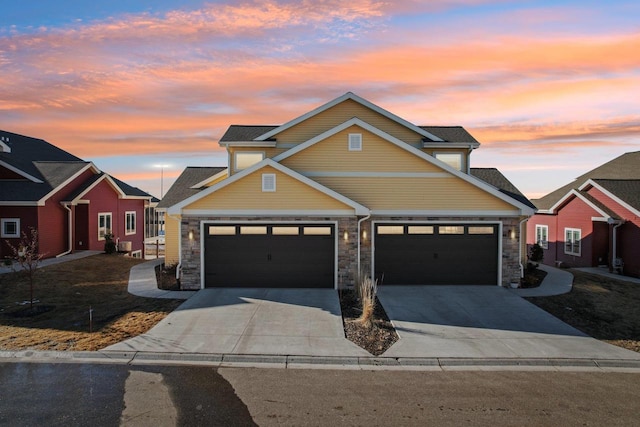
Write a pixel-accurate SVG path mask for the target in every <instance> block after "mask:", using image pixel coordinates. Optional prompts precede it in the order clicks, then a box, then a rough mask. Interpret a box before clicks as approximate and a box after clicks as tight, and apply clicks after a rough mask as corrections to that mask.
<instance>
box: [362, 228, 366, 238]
mask: <svg viewBox="0 0 640 427" xmlns="http://www.w3.org/2000/svg"><path fill="white" fill-rule="evenodd" d="M362 240H367V230H362Z"/></svg>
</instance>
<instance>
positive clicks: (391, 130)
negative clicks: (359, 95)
mask: <svg viewBox="0 0 640 427" xmlns="http://www.w3.org/2000/svg"><path fill="white" fill-rule="evenodd" d="M353 117H357V118H359V119H360V120H362V121H364V122H367V123H369V124H370V125H372V126H375V127H376V128H378V129H380V130H383V131H385V132H387V133H388V134H390V135H393V136H395V137H396V138H398V139H401V140H403V141H406V142H408V143H411V144H418V143H420V142H421V141H422V136H421V135H420V134H418V133H416V132H414V131H412V130H410V129H408V128H406V127H405V126H403V125H401V124H399V123H397V122H395V121H393V120H390V119H388V118H387V117H385V116H383V115H382V114H379V113H377V112H375V111H373V110H370V109H369V108H367V107H365V106H363V105H362V104H359V103H357V102H355V101H353V100H350V99H347V100H345V101H343V102H341V103H340V104H338V105H335V106H333V107H331V108H329V109H328V110H325V111H323V112H322V113H319V114H316V115H315V116H313V117H310V118H308V119H307V120H305V121H303V122H301V123H298V124H297V125H295V126H293V127H291V128H289V129H287V130H285V131H283V132H281V133H279V134H277V135H275V137H276V139H277V140H278V144H281V143H285V144H291V143H296V144H299V143H302V142H305V141H308V140H309V139H311V138H313V137H314V136H317V135H320V134H321V133H322V132H326V131H328V130H329V129H333V128H334V127H336V126H338V125H339V124H342V123H344V122H346V121H347V120H349V119H351V118H353Z"/></svg>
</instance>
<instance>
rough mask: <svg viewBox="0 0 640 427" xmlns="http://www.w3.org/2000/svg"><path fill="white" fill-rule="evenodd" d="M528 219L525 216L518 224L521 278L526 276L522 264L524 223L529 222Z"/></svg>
mask: <svg viewBox="0 0 640 427" xmlns="http://www.w3.org/2000/svg"><path fill="white" fill-rule="evenodd" d="M528 220H529V218H525V219H523V220H522V221H520V223H519V224H518V233H519V234H518V265H519V266H520V278H521V279H522V278H523V277H524V265H523V264H522V223H524V222H527V221H528ZM525 243H526V242H525Z"/></svg>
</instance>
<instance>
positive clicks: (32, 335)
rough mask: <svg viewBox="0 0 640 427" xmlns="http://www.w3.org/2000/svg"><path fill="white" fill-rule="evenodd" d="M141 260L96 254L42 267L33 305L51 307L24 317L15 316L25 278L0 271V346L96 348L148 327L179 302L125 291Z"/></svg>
mask: <svg viewBox="0 0 640 427" xmlns="http://www.w3.org/2000/svg"><path fill="white" fill-rule="evenodd" d="M140 262H142V261H141V260H137V259H133V258H128V257H122V256H117V255H105V254H100V255H95V256H91V257H88V258H84V259H79V260H76V261H69V262H65V263H61V264H57V265H52V266H49V267H43V268H41V269H39V270H38V272H37V273H36V276H35V277H36V279H35V280H36V284H35V290H34V298H35V299H37V300H39V301H40V302H39V303H37V304H36V305H35V306H52V309H51V310H50V311H47V312H44V313H41V314H37V315H35V316H26V317H25V316H19V314H20V311H21V310H22V311H23V310H28V308H29V305H28V304H26V305H19V304H17V303H18V302H21V301H24V300H28V299H29V284H28V281H27V279H26V278H25V277H24V276H22V275H21V274H20V273H10V274H4V275H0V349H2V350H18V349H37V350H75V351H82V350H99V349H102V348H104V347H107V346H109V345H111V344H115V343H117V342H120V341H122V340H124V339H127V338H130V337H133V336H136V335H139V334H142V333H144V332H146V331H148V330H149V329H150V328H151V327H152V326H154V325H155V324H156V323H158V322H159V321H160V320H162V319H163V318H164V317H165V316H166V315H167V314H168V313H170V312H171V311H173V310H174V309H175V308H176V307H177V306H178V305H180V303H181V301H177V300H160V299H152V298H142V297H136V296H133V295H131V294H129V293H128V292H127V284H128V280H129V270H130V269H131V267H133V266H134V265H136V264H139V263H140ZM90 307H91V308H92V309H93V324H92V331H93V332H89V308H90Z"/></svg>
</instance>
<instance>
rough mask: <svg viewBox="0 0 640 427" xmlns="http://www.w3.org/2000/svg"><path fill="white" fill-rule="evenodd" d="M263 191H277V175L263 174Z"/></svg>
mask: <svg viewBox="0 0 640 427" xmlns="http://www.w3.org/2000/svg"><path fill="white" fill-rule="evenodd" d="M262 191H264V192H267V191H276V174H274V173H263V174H262Z"/></svg>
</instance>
